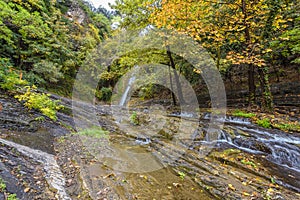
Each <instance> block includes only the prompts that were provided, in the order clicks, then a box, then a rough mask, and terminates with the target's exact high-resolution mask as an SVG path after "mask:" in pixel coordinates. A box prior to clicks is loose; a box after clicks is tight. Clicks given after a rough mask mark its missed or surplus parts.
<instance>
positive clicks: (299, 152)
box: [217, 126, 300, 171]
mask: <svg viewBox="0 0 300 200" xmlns="http://www.w3.org/2000/svg"><path fill="white" fill-rule="evenodd" d="M230 128H231V129H232V133H231V134H229V133H228V132H226V131H224V130H220V131H219V136H218V141H217V142H218V143H224V142H225V143H227V144H229V145H230V146H233V147H234V148H237V149H240V150H242V151H245V152H248V153H252V154H263V155H265V156H266V158H267V159H268V160H269V161H271V162H273V163H275V164H278V165H280V166H285V167H288V168H290V169H293V170H296V171H300V148H299V146H297V145H298V144H299V143H300V139H299V138H296V137H293V136H290V135H288V134H286V133H283V132H280V131H274V133H273V132H272V133H269V132H267V131H261V130H258V129H252V128H246V127H239V126H236V127H233V126H230ZM275 132H276V133H275Z"/></svg>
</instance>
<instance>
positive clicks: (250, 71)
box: [248, 64, 255, 107]
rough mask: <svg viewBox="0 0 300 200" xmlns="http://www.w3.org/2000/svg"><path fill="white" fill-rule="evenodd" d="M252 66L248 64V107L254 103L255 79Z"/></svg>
mask: <svg viewBox="0 0 300 200" xmlns="http://www.w3.org/2000/svg"><path fill="white" fill-rule="evenodd" d="M254 73H255V72H254V66H253V65H252V64H250V65H249V69H248V90H249V96H248V103H249V107H251V106H253V105H254V104H255V79H254Z"/></svg>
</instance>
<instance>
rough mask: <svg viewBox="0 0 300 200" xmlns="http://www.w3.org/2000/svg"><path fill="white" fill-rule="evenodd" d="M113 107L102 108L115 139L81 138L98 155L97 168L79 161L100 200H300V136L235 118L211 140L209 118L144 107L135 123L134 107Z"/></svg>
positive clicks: (102, 121) (94, 162) (88, 150)
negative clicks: (154, 199) (131, 115)
mask: <svg viewBox="0 0 300 200" xmlns="http://www.w3.org/2000/svg"><path fill="white" fill-rule="evenodd" d="M110 109H111V107H109V106H106V107H105V106H101V108H96V107H95V110H101V112H102V114H100V115H99V122H100V124H101V127H102V128H104V129H106V130H109V131H110V134H109V136H108V137H103V138H101V139H99V138H98V139H97V138H94V137H87V136H78V138H77V139H79V141H80V142H81V143H82V145H83V147H84V149H85V151H86V153H85V155H92V157H93V159H92V162H90V164H87V163H86V162H82V160H81V159H78V157H77V160H76V162H77V163H80V165H81V168H82V170H81V173H82V174H83V176H84V177H85V179H86V180H88V181H87V182H86V183H85V184H86V185H87V188H89V190H90V196H92V197H93V198H94V199H97V198H100V199H101V198H108V199H109V197H110V198H115V199H147V198H149V197H150V196H151V197H153V198H157V199H214V198H217V199H259V198H265V199H268V198H271V199H294V197H295V196H296V197H300V196H299V195H300V194H299V192H300V178H299V177H300V171H299V166H300V165H299V153H300V149H299V143H300V137H299V135H296V134H295V135H291V134H287V133H284V132H282V131H279V130H271V129H264V128H260V127H258V126H256V125H252V124H251V123H250V122H249V121H248V120H245V119H240V118H233V117H228V118H226V119H223V120H224V121H225V125H224V127H221V128H220V129H216V133H215V134H217V135H218V139H217V140H215V141H211V140H207V130H208V124H209V120H208V119H209V117H210V115H209V114H205V113H204V114H202V115H201V116H202V117H201V118H200V119H199V118H195V117H194V116H196V115H195V114H193V113H180V112H178V113H176V112H170V113H166V112H165V111H164V110H163V112H162V110H161V109H157V110H152V111H151V112H149V110H151V109H147V108H141V109H135V110H134V112H136V113H137V115H138V117H139V125H134V124H132V123H131V121H130V113H133V111H132V110H131V111H130V110H129V111H128V110H125V109H113V110H114V111H113V112H114V115H113V116H112V115H111V113H112V112H111V110H110ZM115 112H119V113H117V114H116V113H115ZM116 116H117V117H116ZM120 116H122V117H120ZM220 120H221V119H220ZM73 139H74V138H73ZM282 171H284V172H285V173H282ZM97 191H98V192H97Z"/></svg>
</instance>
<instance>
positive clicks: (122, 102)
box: [119, 76, 135, 106]
mask: <svg viewBox="0 0 300 200" xmlns="http://www.w3.org/2000/svg"><path fill="white" fill-rule="evenodd" d="M134 81H135V76H132V77H130V79H129V80H128V84H127V87H126V90H125V92H124V93H123V95H122V98H121V101H120V103H119V106H124V105H125V103H126V100H127V96H128V93H129V91H130V89H131V85H132V83H133V82H134Z"/></svg>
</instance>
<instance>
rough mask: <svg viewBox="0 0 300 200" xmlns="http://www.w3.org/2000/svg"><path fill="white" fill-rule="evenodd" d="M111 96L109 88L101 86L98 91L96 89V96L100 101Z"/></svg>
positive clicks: (106, 99)
mask: <svg viewBox="0 0 300 200" xmlns="http://www.w3.org/2000/svg"><path fill="white" fill-rule="evenodd" d="M111 96H112V90H111V88H107V87H102V88H101V90H100V91H98V90H97V91H96V97H97V98H98V99H99V100H102V101H109V100H110V98H111Z"/></svg>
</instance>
